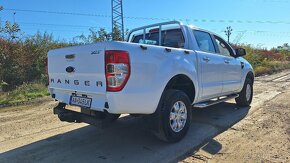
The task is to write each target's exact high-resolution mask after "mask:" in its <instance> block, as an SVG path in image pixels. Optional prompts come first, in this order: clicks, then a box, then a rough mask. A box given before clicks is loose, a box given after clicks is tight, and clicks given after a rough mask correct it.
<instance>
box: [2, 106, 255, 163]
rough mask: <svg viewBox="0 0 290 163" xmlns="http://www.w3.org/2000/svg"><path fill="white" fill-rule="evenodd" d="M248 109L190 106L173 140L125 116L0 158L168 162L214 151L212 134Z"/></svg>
mask: <svg viewBox="0 0 290 163" xmlns="http://www.w3.org/2000/svg"><path fill="white" fill-rule="evenodd" d="M249 109H250V107H243V108H238V107H237V106H236V105H235V104H234V103H221V104H218V105H216V106H213V107H209V108H206V109H195V108H194V111H193V123H192V125H191V128H190V130H189V132H188V134H187V136H186V137H185V138H184V139H183V140H182V141H180V142H178V143H176V144H167V143H164V142H160V141H159V140H157V139H156V138H155V137H154V136H152V135H151V134H150V133H149V132H148V131H147V130H146V129H145V128H144V127H143V126H144V125H143V124H142V123H143V121H142V118H134V117H131V116H127V117H122V118H120V119H119V120H118V121H117V122H116V123H114V124H112V125H111V126H109V127H108V128H104V129H100V128H96V127H94V126H85V127H82V128H79V129H76V130H73V131H70V132H67V133H63V134H59V135H55V136H52V137H50V138H47V139H44V140H40V141H37V142H34V143H31V144H28V145H25V146H22V147H19V148H16V149H13V150H10V151H7V152H4V153H2V154H0V162H35V161H36V162H83V161H90V162H160V161H161V162H172V160H175V161H176V160H178V159H180V158H182V157H183V156H184V154H186V153H188V152H193V151H195V150H197V149H199V148H201V147H202V146H204V147H203V149H204V150H206V151H207V152H209V153H210V154H216V153H218V152H219V151H220V150H221V149H222V144H220V143H219V142H216V141H214V140H213V138H214V137H215V136H217V135H218V134H220V133H222V132H224V131H225V130H227V129H229V128H230V127H231V126H233V125H234V124H236V123H237V122H239V121H240V120H242V119H243V118H244V117H245V116H246V115H247V114H248V112H249ZM208 144H209V145H210V146H208ZM205 145H206V146H205ZM207 146H208V147H207Z"/></svg>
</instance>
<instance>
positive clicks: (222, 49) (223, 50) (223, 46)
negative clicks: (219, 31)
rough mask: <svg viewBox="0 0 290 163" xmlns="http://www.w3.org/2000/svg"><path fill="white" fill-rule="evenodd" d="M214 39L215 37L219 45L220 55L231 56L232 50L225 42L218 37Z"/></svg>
mask: <svg viewBox="0 0 290 163" xmlns="http://www.w3.org/2000/svg"><path fill="white" fill-rule="evenodd" d="M214 37H215V41H216V43H217V46H218V48H219V51H220V54H221V55H225V56H231V53H230V48H229V47H228V46H227V44H226V43H225V41H223V40H222V39H221V38H219V37H217V36H214Z"/></svg>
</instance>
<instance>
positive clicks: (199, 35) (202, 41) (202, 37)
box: [193, 31, 216, 53]
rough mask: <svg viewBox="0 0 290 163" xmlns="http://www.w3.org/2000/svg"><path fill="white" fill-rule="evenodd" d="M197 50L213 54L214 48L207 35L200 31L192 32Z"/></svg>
mask: <svg viewBox="0 0 290 163" xmlns="http://www.w3.org/2000/svg"><path fill="white" fill-rule="evenodd" d="M193 34H194V37H195V39H196V41H197V44H198V46H199V49H200V50H201V51H205V52H211V53H215V52H216V51H215V48H214V45H213V42H212V39H211V36H210V34H209V33H206V32H202V31H193Z"/></svg>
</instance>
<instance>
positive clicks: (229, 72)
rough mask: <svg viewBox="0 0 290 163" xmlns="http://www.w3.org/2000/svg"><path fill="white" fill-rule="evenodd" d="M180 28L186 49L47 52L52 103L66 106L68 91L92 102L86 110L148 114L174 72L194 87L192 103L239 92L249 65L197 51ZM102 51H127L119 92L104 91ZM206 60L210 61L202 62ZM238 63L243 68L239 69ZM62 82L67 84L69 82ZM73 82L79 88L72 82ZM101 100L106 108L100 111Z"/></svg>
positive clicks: (98, 46)
mask: <svg viewBox="0 0 290 163" xmlns="http://www.w3.org/2000/svg"><path fill="white" fill-rule="evenodd" d="M181 28H182V31H183V34H184V36H185V48H184V49H180V48H179V49H177V48H170V49H171V50H172V51H171V52H166V51H165V47H162V46H154V45H144V46H146V47H147V50H142V49H141V48H140V44H137V43H128V42H101V43H95V44H90V45H83V46H75V47H67V48H61V49H55V50H51V51H49V53H48V73H49V78H50V80H51V79H54V80H55V81H54V82H53V83H52V82H51V81H50V83H49V90H50V93H51V94H54V95H55V97H54V98H55V99H56V100H58V101H60V102H63V103H66V104H69V100H70V96H71V95H72V93H76V94H77V95H84V94H85V95H87V97H89V98H92V105H91V109H92V110H96V111H104V110H106V111H108V112H109V113H115V114H117V113H118V114H152V113H154V112H155V110H156V108H157V105H158V103H159V100H160V97H161V95H162V93H163V91H164V89H165V86H166V85H167V83H168V82H169V81H170V79H172V78H173V77H174V76H176V75H179V74H182V75H186V76H187V77H188V78H190V79H191V80H192V82H193V84H194V87H195V98H194V100H193V101H192V103H193V104H194V103H198V102H202V101H207V100H209V99H212V98H216V97H220V96H224V95H230V94H233V93H238V92H240V91H241V90H242V88H243V85H244V81H245V78H246V75H247V74H248V72H253V68H252V66H251V65H250V64H249V63H248V62H247V61H246V60H245V59H243V58H242V57H238V58H234V57H227V56H222V55H219V54H213V53H208V52H202V51H200V49H199V47H198V46H197V42H196V40H195V37H194V34H193V32H192V30H193V28H192V27H188V26H185V25H182V26H181ZM199 30H200V29H199ZM105 50H125V51H128V53H129V57H130V64H131V75H130V78H129V80H128V82H127V84H126V85H125V87H124V88H123V90H122V91H120V92H107V91H106V79H105V65H104V62H105V61H104V52H105ZM185 50H186V51H188V52H189V54H186V53H185V52H184V51H185ZM93 51H97V54H92V52H93ZM69 54H75V56H76V57H75V58H74V59H71V60H70V59H66V58H65V55H69ZM205 56H207V57H209V58H210V59H211V60H210V61H209V62H205V61H204V60H203V58H204V57H205ZM225 59H228V60H229V61H230V62H229V64H226V63H225V62H224V60H225ZM241 62H244V65H245V66H244V68H243V69H242V68H241ZM68 66H73V67H75V69H76V70H75V72H74V73H67V72H66V67H68ZM58 80H60V81H61V83H59V82H57V81H58ZM65 80H69V84H68V83H65V82H64V81H65ZM74 80H77V82H78V83H79V85H75V84H73V82H74ZM84 81H90V86H85V84H83V83H84ZM97 81H101V82H102V84H103V85H102V87H101V86H98V87H97V86H96V83H95V82H97ZM106 102H107V103H108V104H109V108H105V103H106Z"/></svg>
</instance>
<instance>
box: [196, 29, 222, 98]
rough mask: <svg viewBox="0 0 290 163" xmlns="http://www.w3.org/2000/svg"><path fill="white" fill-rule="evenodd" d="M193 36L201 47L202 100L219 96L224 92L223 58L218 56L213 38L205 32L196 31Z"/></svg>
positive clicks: (198, 54)
mask: <svg viewBox="0 0 290 163" xmlns="http://www.w3.org/2000/svg"><path fill="white" fill-rule="evenodd" d="M193 34H194V36H195V39H196V41H197V44H198V46H199V50H198V51H197V56H198V60H199V68H200V77H201V87H202V95H201V100H206V99H210V98H213V97H216V96H219V95H220V94H221V92H222V80H223V77H222V76H223V70H222V66H223V64H224V60H223V57H222V56H221V55H218V54H216V49H215V46H214V42H213V40H212V36H211V35H210V34H209V33H207V32H204V31H199V30H194V31H193Z"/></svg>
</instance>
